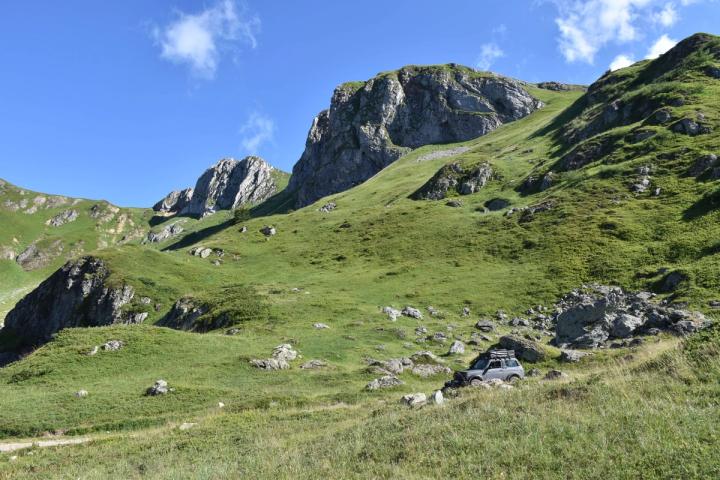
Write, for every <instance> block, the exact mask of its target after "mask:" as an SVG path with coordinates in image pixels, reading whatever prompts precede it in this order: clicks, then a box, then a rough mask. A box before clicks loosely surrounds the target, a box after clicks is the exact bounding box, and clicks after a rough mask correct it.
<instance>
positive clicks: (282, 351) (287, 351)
mask: <svg viewBox="0 0 720 480" xmlns="http://www.w3.org/2000/svg"><path fill="white" fill-rule="evenodd" d="M272 356H273V358H277V359H281V360H285V361H287V362H291V361H293V360H295V359H296V358H297V356H298V353H297V352H296V351H295V350H294V349H293V347H292V345H290V344H288V343H283V344H282V345H278V346H277V347H275V348H274V349H273V353H272Z"/></svg>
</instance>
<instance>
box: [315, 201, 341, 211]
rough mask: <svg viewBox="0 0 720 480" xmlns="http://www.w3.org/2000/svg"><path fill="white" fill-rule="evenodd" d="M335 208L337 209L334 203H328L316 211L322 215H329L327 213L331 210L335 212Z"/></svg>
mask: <svg viewBox="0 0 720 480" xmlns="http://www.w3.org/2000/svg"><path fill="white" fill-rule="evenodd" d="M335 208H337V205H336V204H335V202H329V203H326V204H325V205H323V206H322V207H320V208H318V211H319V212H322V213H329V212H332V211H333V210H335Z"/></svg>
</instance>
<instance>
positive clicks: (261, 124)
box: [240, 112, 275, 154]
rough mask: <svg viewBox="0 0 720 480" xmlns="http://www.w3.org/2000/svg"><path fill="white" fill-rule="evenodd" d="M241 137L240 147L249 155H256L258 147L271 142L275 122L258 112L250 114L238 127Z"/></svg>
mask: <svg viewBox="0 0 720 480" xmlns="http://www.w3.org/2000/svg"><path fill="white" fill-rule="evenodd" d="M240 133H241V134H242V135H243V138H242V142H241V144H242V147H243V149H244V150H245V151H246V152H247V153H249V154H257V153H258V151H259V149H260V147H261V146H262V145H263V144H265V143H267V142H269V141H271V140H272V139H273V136H274V135H275V122H274V121H273V119H272V118H270V117H268V116H267V115H265V114H262V113H260V112H252V113H251V114H250V115H249V116H248V119H247V121H246V122H245V123H244V124H243V125H242V127H240Z"/></svg>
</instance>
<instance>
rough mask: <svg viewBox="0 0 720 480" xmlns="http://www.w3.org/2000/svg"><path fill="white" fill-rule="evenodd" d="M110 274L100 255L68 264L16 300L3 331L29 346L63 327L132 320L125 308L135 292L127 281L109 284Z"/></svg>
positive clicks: (43, 340)
mask: <svg viewBox="0 0 720 480" xmlns="http://www.w3.org/2000/svg"><path fill="white" fill-rule="evenodd" d="M109 275H110V271H109V269H108V267H107V265H106V264H105V262H104V261H103V260H101V259H99V258H95V257H81V258H79V259H77V260H72V261H70V262H68V263H66V264H65V265H64V266H63V267H62V268H61V269H59V270H57V271H56V272H55V273H53V274H52V275H50V277H48V278H47V279H46V280H45V281H44V282H42V283H41V284H40V285H39V286H38V287H37V288H36V289H35V290H33V291H32V292H31V293H29V294H28V295H27V296H25V298H23V299H22V300H20V302H18V303H17V305H16V306H15V308H13V310H12V311H10V313H8V315H7V317H6V319H5V327H4V328H3V332H4V333H6V334H10V335H12V336H13V337H15V338H17V339H18V340H19V342H20V344H22V345H24V346H28V347H30V346H38V345H42V344H44V343H46V342H48V341H49V340H50V339H51V338H52V336H53V334H55V333H57V332H58V331H60V330H62V329H63V328H71V327H94V326H101V325H111V324H118V323H120V324H122V323H132V319H131V316H130V315H131V314H130V313H129V312H126V311H125V309H124V308H123V307H124V306H125V305H128V304H129V303H130V302H131V301H132V299H133V297H134V295H135V291H134V289H133V288H132V287H131V286H130V285H127V284H124V285H117V286H110V285H107V284H106V281H107V279H108V277H109Z"/></svg>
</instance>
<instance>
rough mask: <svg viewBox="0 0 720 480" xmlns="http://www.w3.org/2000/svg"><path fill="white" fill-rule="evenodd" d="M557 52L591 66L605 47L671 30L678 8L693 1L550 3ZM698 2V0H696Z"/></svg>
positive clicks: (574, 0)
mask: <svg viewBox="0 0 720 480" xmlns="http://www.w3.org/2000/svg"><path fill="white" fill-rule="evenodd" d="M549 1H550V2H551V3H553V4H554V5H555V6H556V8H557V11H558V16H557V18H556V19H555V23H556V24H557V27H558V31H559V37H558V43H559V47H560V51H561V52H562V54H563V56H564V57H565V59H566V60H567V61H568V62H586V63H589V64H592V63H594V61H595V57H596V55H597V54H598V52H599V51H600V50H601V49H603V48H604V47H605V46H606V45H608V44H610V43H613V44H625V43H630V42H635V41H638V40H641V39H643V38H646V36H647V32H646V31H645V30H646V29H648V28H650V27H653V26H660V27H665V28H667V27H670V26H672V25H674V24H675V23H676V22H677V21H678V20H679V18H680V14H679V10H678V9H679V8H682V7H685V6H687V5H689V4H690V3H692V2H693V1H695V0H670V1H668V0H549ZM697 1H699V0H697Z"/></svg>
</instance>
